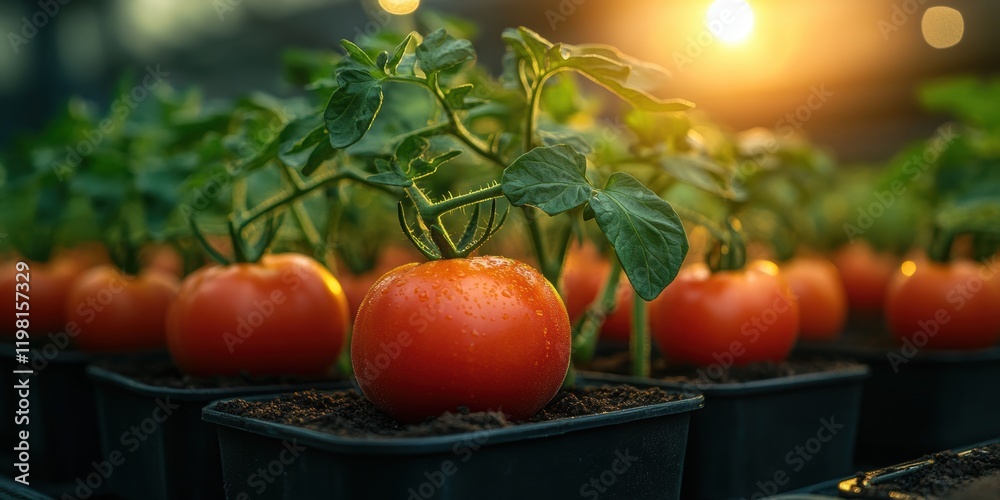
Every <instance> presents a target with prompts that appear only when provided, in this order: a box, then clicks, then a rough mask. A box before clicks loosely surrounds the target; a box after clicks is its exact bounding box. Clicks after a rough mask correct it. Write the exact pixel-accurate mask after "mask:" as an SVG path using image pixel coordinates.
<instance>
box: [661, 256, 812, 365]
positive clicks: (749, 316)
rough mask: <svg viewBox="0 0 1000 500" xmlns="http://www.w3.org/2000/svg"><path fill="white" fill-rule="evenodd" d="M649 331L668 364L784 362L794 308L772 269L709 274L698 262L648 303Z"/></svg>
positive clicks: (759, 266)
mask: <svg viewBox="0 0 1000 500" xmlns="http://www.w3.org/2000/svg"><path fill="white" fill-rule="evenodd" d="M649 311H650V314H649V321H650V330H651V331H652V333H653V336H654V338H655V339H656V341H657V343H658V344H659V346H660V348H661V350H662V351H663V352H664V355H665V356H666V357H667V358H668V359H669V360H671V361H672V362H677V363H684V364H691V365H696V366H708V365H711V364H713V363H721V364H723V365H727V364H731V365H734V366H738V365H744V364H747V363H752V362H756V361H774V362H780V361H782V360H784V359H785V358H787V357H788V354H789V352H790V351H791V350H792V347H793V346H794V345H795V340H796V339H797V338H798V330H799V307H798V303H797V302H796V301H795V299H794V298H793V296H792V294H791V290H790V288H789V287H788V284H787V283H786V282H785V280H784V278H782V277H781V274H780V271H779V270H778V267H777V265H775V264H774V263H772V262H768V261H754V262H751V263H750V264H748V265H747V266H746V267H745V268H744V269H742V270H739V271H720V272H717V273H712V272H711V271H710V270H709V269H708V266H706V265H704V264H702V263H698V264H694V265H691V266H689V267H687V268H685V269H682V270H681V272H680V274H679V275H678V276H677V278H676V279H675V280H674V282H673V283H671V284H670V285H669V286H667V288H666V289H665V290H664V291H663V293H662V294H660V296H659V297H658V298H657V299H656V300H654V301H653V302H652V303H651V304H650V308H649Z"/></svg>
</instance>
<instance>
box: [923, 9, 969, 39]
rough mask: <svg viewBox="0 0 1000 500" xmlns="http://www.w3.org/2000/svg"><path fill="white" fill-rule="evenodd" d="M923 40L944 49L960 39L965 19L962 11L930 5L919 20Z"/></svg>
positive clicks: (963, 31) (963, 32)
mask: <svg viewBox="0 0 1000 500" xmlns="http://www.w3.org/2000/svg"><path fill="white" fill-rule="evenodd" d="M920 31H922V32H923V34H924V40H926V41H927V44H928V45H930V46H931V47H934V48H935V49H946V48H948V47H951V46H954V45H955V44H957V43H958V42H960V41H962V35H963V34H965V20H964V19H962V13H961V12H959V11H957V10H955V9H953V8H951V7H931V8H929V9H927V12H924V18H923V20H921V21H920Z"/></svg>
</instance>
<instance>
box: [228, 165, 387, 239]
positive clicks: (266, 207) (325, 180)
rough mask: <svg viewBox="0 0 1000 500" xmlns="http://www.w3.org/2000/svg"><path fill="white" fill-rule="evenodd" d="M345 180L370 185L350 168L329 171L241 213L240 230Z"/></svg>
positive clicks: (239, 217) (366, 177)
mask: <svg viewBox="0 0 1000 500" xmlns="http://www.w3.org/2000/svg"><path fill="white" fill-rule="evenodd" d="M344 179H351V180H355V181H358V182H362V183H365V184H370V183H369V182H368V176H367V175H366V174H365V173H363V172H359V171H357V170H354V169H351V168H348V167H345V168H343V169H341V170H339V171H329V172H327V173H326V174H324V175H317V176H313V177H310V178H309V181H308V182H305V183H303V184H302V185H301V186H293V187H292V189H291V190H288V191H285V192H283V193H278V194H276V195H274V196H272V197H271V198H269V199H267V200H264V202H263V203H261V204H260V205H257V206H255V207H253V208H252V209H250V210H247V211H244V212H243V213H240V214H239V216H238V217H237V220H238V221H239V223H238V225H239V228H240V229H241V230H242V229H243V228H245V227H247V226H248V225H250V224H251V223H252V222H253V221H255V220H257V219H259V218H260V217H262V216H264V215H265V214H268V213H270V212H271V211H273V210H277V209H278V208H280V207H283V206H285V205H287V204H289V203H291V202H293V201H295V200H297V199H299V198H301V197H303V196H305V195H307V194H309V193H311V192H312V191H315V190H316V189H319V188H321V187H324V186H326V185H328V184H330V183H333V182H338V181H341V180H344Z"/></svg>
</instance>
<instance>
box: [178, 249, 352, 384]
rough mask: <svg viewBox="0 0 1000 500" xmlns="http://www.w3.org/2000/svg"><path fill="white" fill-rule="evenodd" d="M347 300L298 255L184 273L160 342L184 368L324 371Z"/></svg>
mask: <svg viewBox="0 0 1000 500" xmlns="http://www.w3.org/2000/svg"><path fill="white" fill-rule="evenodd" d="M347 325H348V317H347V299H346V298H345V297H344V291H343V290H342V289H341V287H340V283H339V282H337V280H336V279H335V278H334V277H333V275H331V274H330V272H329V271H327V270H326V268H324V267H323V266H322V265H320V264H319V263H318V262H316V261H315V260H313V259H312V258H310V257H307V256H305V255H300V254H293V253H287V254H276V255H266V256H264V258H262V259H261V260H260V262H258V263H256V264H233V265H229V266H209V267H204V268H201V269H199V270H197V271H195V272H193V273H191V274H190V275H189V276H188V277H187V278H186V279H185V280H184V282H183V283H182V284H181V288H180V291H179V292H178V293H177V297H176V298H175V299H174V301H173V303H172V304H171V306H170V310H169V312H168V313H167V347H168V348H169V350H170V354H171V356H172V357H173V359H174V362H175V363H176V364H177V366H178V367H180V369H181V370H183V371H184V372H185V373H188V374H191V375H196V376H203V375H232V374H238V373H241V372H246V373H250V374H257V375H325V374H327V373H328V372H329V370H330V369H331V367H333V365H334V363H336V361H337V356H338V355H339V353H340V349H341V347H343V344H344V336H345V334H346V332H347Z"/></svg>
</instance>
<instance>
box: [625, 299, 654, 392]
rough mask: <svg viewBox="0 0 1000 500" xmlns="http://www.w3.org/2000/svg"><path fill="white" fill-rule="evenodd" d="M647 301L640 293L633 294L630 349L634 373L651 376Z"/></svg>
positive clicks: (640, 375)
mask: <svg viewBox="0 0 1000 500" xmlns="http://www.w3.org/2000/svg"><path fill="white" fill-rule="evenodd" d="M646 312H647V311H646V301H645V300H642V297H639V294H638V293H635V292H633V294H632V337H631V340H630V342H629V351H630V352H631V353H632V375H635V376H636V377H649V351H650V345H649V344H650V342H649V321H648V318H647V315H646Z"/></svg>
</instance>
